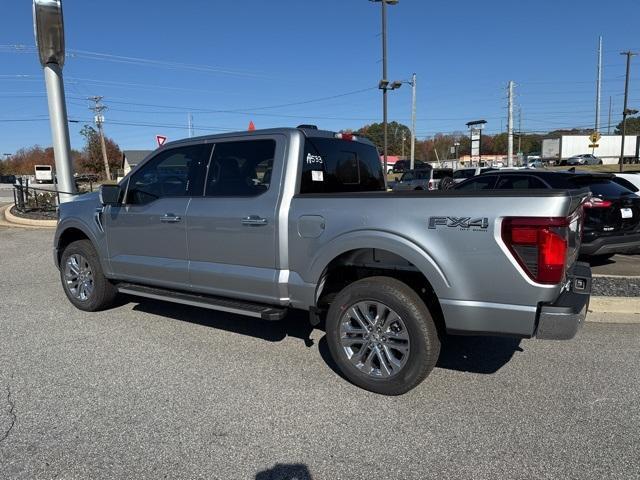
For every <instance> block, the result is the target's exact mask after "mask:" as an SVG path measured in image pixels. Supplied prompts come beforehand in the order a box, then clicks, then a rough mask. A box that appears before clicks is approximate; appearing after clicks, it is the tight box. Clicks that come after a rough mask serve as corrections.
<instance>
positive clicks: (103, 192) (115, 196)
mask: <svg viewBox="0 0 640 480" xmlns="http://www.w3.org/2000/svg"><path fill="white" fill-rule="evenodd" d="M121 193H122V189H121V188H120V185H100V195H99V196H100V203H101V204H102V205H105V206H106V205H118V204H119V203H120V194H121Z"/></svg>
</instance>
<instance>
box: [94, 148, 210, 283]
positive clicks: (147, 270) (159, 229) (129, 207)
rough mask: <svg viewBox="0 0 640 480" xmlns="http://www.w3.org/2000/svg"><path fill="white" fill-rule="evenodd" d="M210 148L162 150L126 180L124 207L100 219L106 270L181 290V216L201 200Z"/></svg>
mask: <svg viewBox="0 0 640 480" xmlns="http://www.w3.org/2000/svg"><path fill="white" fill-rule="evenodd" d="M211 148H212V147H211V144H209V145H206V144H200V145H189V146H182V147H176V148H172V149H168V150H164V151H161V152H160V153H158V154H157V155H156V156H155V157H153V158H151V159H150V160H149V161H148V162H146V163H145V164H144V165H143V166H142V167H141V168H140V169H139V170H137V171H136V172H134V173H133V175H132V176H131V177H130V179H129V180H128V188H127V191H126V195H125V199H124V202H123V205H119V206H115V207H114V206H111V207H108V209H107V211H106V212H105V215H104V221H105V231H106V233H107V243H108V248H109V261H110V263H111V268H112V270H113V272H114V273H115V274H116V276H117V277H118V278H121V279H124V280H129V281H132V282H137V283H144V284H150V285H159V286H166V287H173V288H185V287H188V284H189V273H188V256H187V238H186V214H187V206H188V204H189V201H190V200H191V198H192V197H193V196H202V193H203V189H204V175H205V171H206V165H207V163H208V161H209V157H210V153H211Z"/></svg>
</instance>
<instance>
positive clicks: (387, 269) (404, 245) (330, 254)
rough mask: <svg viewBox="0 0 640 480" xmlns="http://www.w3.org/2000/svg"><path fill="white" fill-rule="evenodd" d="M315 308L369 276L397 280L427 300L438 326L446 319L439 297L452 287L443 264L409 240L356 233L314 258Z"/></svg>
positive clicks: (384, 233)
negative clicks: (351, 283) (343, 289)
mask: <svg viewBox="0 0 640 480" xmlns="http://www.w3.org/2000/svg"><path fill="white" fill-rule="evenodd" d="M311 275H312V278H313V279H314V283H315V284H316V293H315V305H316V306H318V307H321V308H322V307H323V303H324V302H325V301H330V298H331V295H333V294H334V293H337V290H339V289H341V287H342V288H343V286H344V285H346V284H347V283H350V282H352V281H355V280H359V279H361V278H366V277H369V276H380V275H382V276H388V277H392V278H396V279H398V280H400V281H402V282H404V283H406V284H407V285H409V286H410V287H411V288H413V289H414V290H415V291H416V292H417V293H418V294H419V295H420V296H421V297H422V298H423V300H424V301H425V303H426V304H427V306H428V307H429V309H430V311H431V312H432V314H433V315H434V319H435V318H436V317H439V318H438V319H437V320H436V323H441V325H438V327H441V326H443V323H444V319H443V316H442V309H441V306H440V302H439V298H442V297H443V296H445V292H446V290H447V289H448V288H450V284H449V282H448V280H447V278H446V275H445V273H444V272H443V270H442V268H441V267H440V265H439V264H438V263H437V262H436V261H435V259H434V258H432V257H431V255H430V254H429V253H428V252H426V251H425V250H424V249H422V248H421V247H420V246H419V245H416V244H415V243H414V242H412V241H411V240H409V239H406V238H404V237H400V236H398V235H395V234H391V233H388V232H378V231H375V232H374V231H372V232H352V233H350V234H346V235H343V236H341V237H338V238H337V239H335V240H334V241H333V242H331V243H330V244H328V245H327V246H326V247H325V248H324V249H323V250H322V251H321V252H320V253H319V254H318V255H317V256H316V258H315V259H314V261H313V262H312V266H311Z"/></svg>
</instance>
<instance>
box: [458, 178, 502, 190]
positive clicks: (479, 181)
mask: <svg viewBox="0 0 640 480" xmlns="http://www.w3.org/2000/svg"><path fill="white" fill-rule="evenodd" d="M496 178H497V177H496V176H494V175H481V176H479V177H475V178H472V179H471V180H467V181H466V182H463V183H461V184H459V185H458V186H457V187H456V190H491V189H492V188H493V186H494V185H495V183H496Z"/></svg>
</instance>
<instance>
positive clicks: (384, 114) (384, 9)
mask: <svg viewBox="0 0 640 480" xmlns="http://www.w3.org/2000/svg"><path fill="white" fill-rule="evenodd" d="M386 80H388V79H387V0H382V81H383V82H384V81H386ZM387 122H388V120H387V88H386V86H385V88H383V89H382V125H383V130H384V152H383V155H384V174H385V178H386V175H387V168H388V167H387V150H388V148H389V138H388V133H387Z"/></svg>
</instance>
